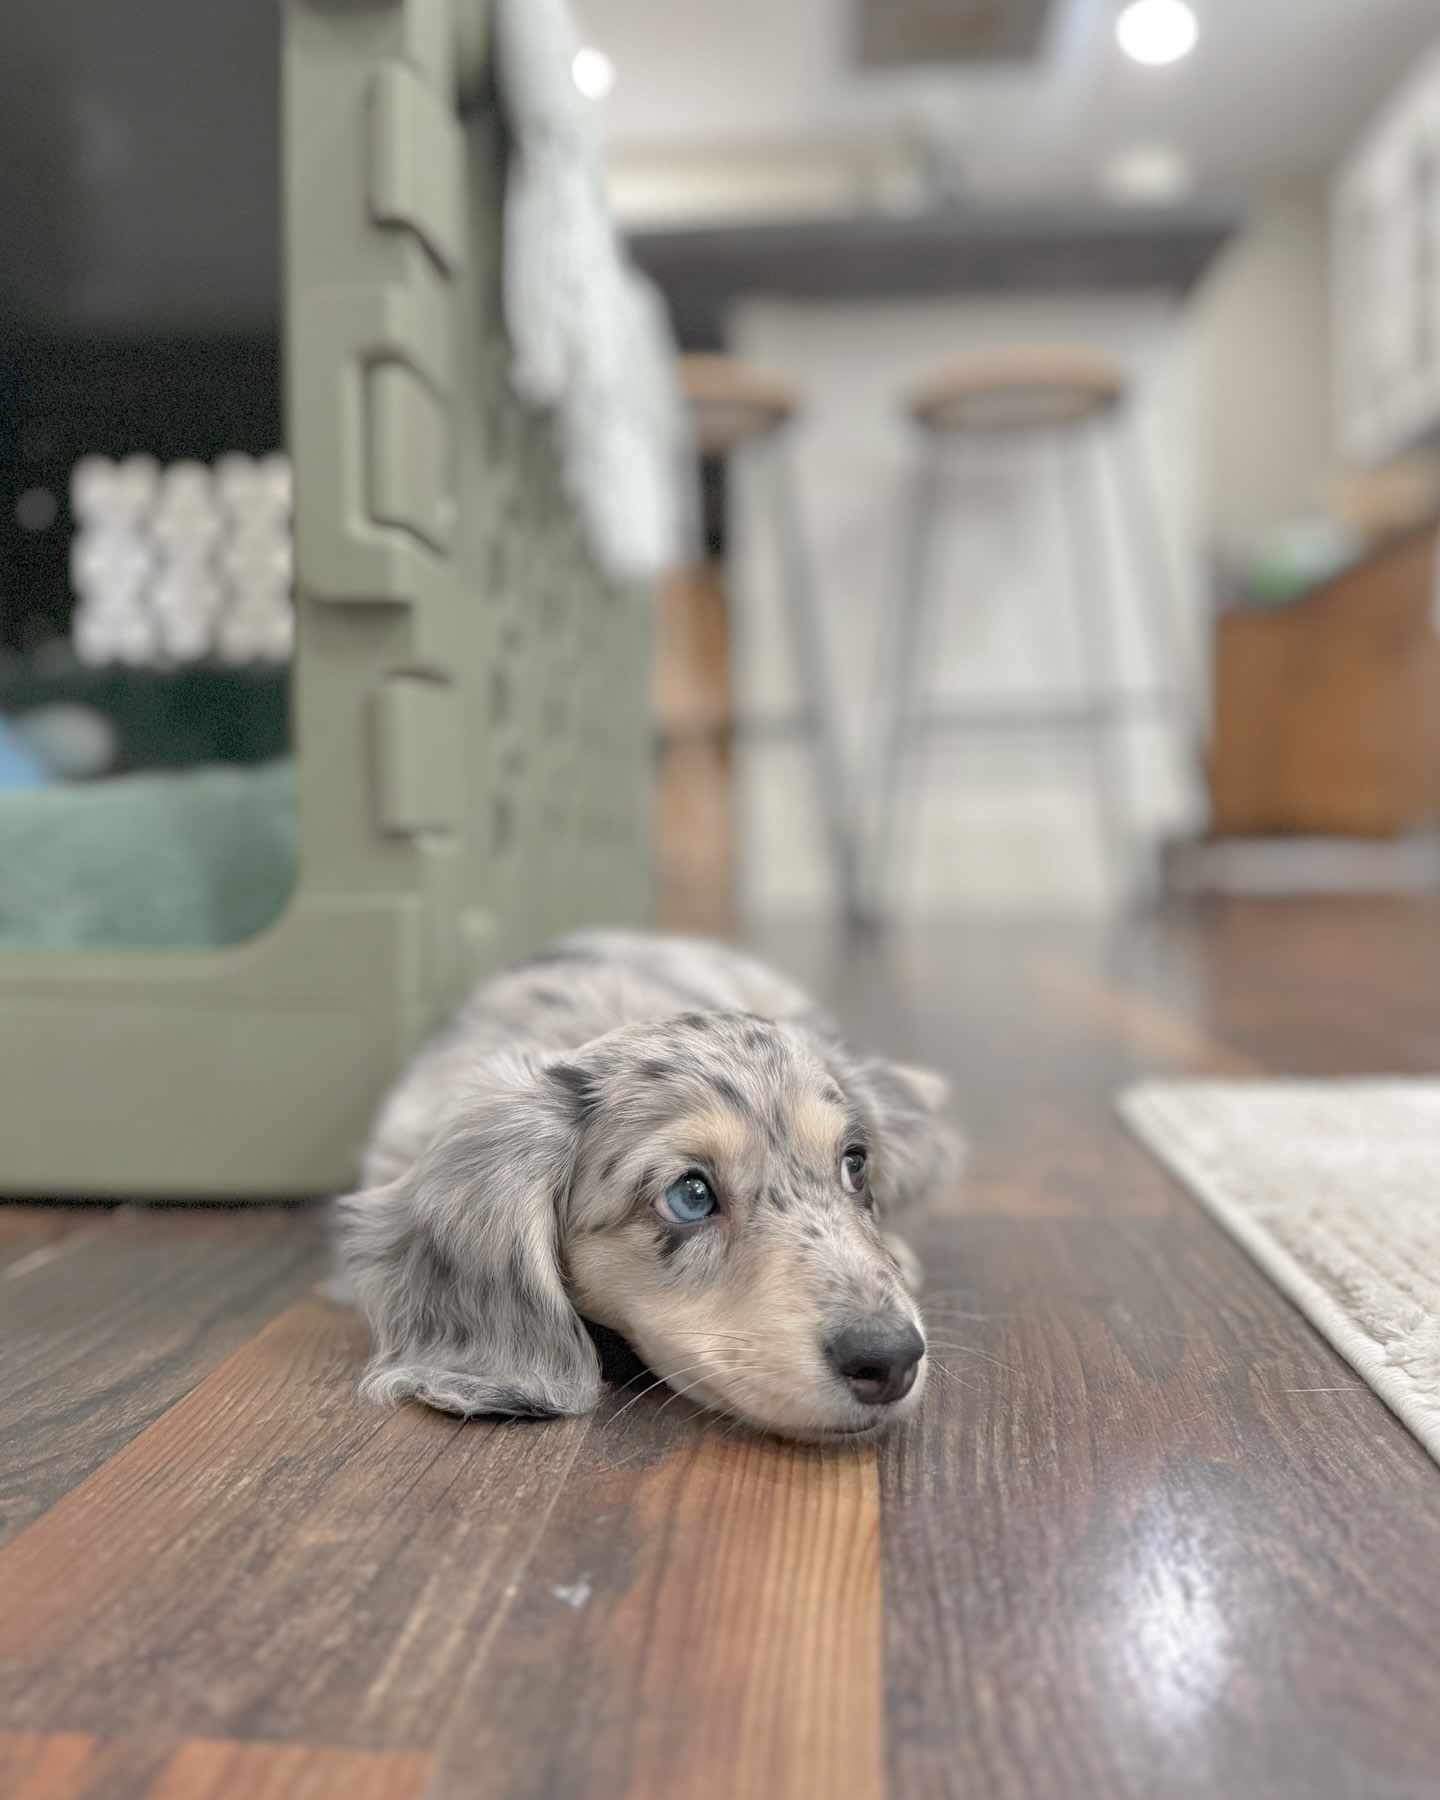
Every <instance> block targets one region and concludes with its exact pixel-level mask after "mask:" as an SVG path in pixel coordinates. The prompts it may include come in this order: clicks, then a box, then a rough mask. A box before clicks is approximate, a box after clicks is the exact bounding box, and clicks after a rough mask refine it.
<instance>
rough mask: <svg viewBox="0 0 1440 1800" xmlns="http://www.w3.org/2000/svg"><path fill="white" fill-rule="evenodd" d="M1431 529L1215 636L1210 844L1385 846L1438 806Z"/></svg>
mask: <svg viewBox="0 0 1440 1800" xmlns="http://www.w3.org/2000/svg"><path fill="white" fill-rule="evenodd" d="M1435 574H1436V545H1435V529H1434V527H1433V526H1431V527H1427V528H1426V529H1424V530H1419V531H1412V532H1410V533H1409V534H1408V535H1406V536H1405V537H1404V538H1402V539H1401V540H1399V541H1398V542H1397V543H1395V544H1393V545H1391V546H1390V547H1389V548H1387V549H1385V550H1382V551H1381V552H1380V553H1379V554H1378V555H1376V556H1375V557H1374V558H1372V559H1371V560H1370V561H1368V562H1366V563H1364V564H1363V565H1361V566H1360V567H1357V568H1354V569H1352V570H1350V571H1349V572H1348V573H1346V574H1343V575H1341V576H1339V577H1338V578H1337V579H1336V580H1334V581H1332V582H1330V583H1328V584H1327V585H1326V586H1325V587H1323V588H1321V589H1320V590H1319V591H1318V592H1316V593H1314V594H1312V595H1310V596H1309V597H1308V598H1306V599H1303V600H1299V601H1296V602H1295V603H1294V604H1292V605H1289V606H1285V607H1282V608H1278V609H1276V610H1274V611H1263V612H1262V611H1253V612H1233V613H1228V614H1226V615H1224V616H1223V617H1222V618H1221V619H1220V621H1219V624H1218V626H1217V628H1216V633H1215V733H1214V741H1213V749H1212V755H1211V765H1210V787H1211V810H1212V823H1211V831H1212V835H1214V836H1216V837H1243V836H1247V835H1248V836H1255V835H1266V834H1276V833H1315V834H1331V835H1340V836H1350V837H1394V836H1397V835H1399V834H1400V833H1403V832H1406V831H1411V830H1414V829H1415V828H1417V827H1419V826H1423V825H1425V824H1427V823H1429V822H1430V821H1432V820H1433V819H1434V817H1435V813H1436V804H1437V800H1440V787H1437V780H1440V641H1437V638H1436V633H1435V618H1434V602H1435Z"/></svg>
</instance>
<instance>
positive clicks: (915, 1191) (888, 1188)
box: [850, 1059, 964, 1214]
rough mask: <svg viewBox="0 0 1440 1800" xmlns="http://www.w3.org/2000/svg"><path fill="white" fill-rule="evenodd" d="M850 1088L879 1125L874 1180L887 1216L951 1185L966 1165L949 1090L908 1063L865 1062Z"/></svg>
mask: <svg viewBox="0 0 1440 1800" xmlns="http://www.w3.org/2000/svg"><path fill="white" fill-rule="evenodd" d="M850 1086H851V1088H852V1091H854V1092H856V1093H857V1094H858V1096H859V1097H860V1098H861V1099H862V1101H863V1103H864V1104H865V1106H866V1108H867V1110H868V1111H869V1113H870V1115H871V1117H872V1119H873V1120H874V1123H875V1132H876V1135H877V1137H878V1138H879V1140H880V1142H879V1150H880V1154H879V1156H878V1157H877V1158H876V1160H875V1171H874V1180H875V1185H876V1189H877V1195H876V1197H877V1199H878V1200H879V1203H880V1210H881V1212H882V1214H883V1213H894V1212H898V1211H900V1210H902V1209H903V1208H904V1207H906V1206H910V1205H913V1204H914V1203H915V1202H916V1201H919V1200H923V1199H924V1198H925V1197H926V1196H927V1195H928V1194H930V1193H932V1192H934V1191H935V1189H937V1188H939V1187H941V1186H942V1185H943V1184H944V1183H945V1182H947V1181H951V1180H953V1179H954V1178H955V1176H956V1175H958V1173H959V1171H960V1167H961V1164H962V1163H963V1161H964V1143H963V1140H962V1139H961V1136H960V1133H959V1132H958V1131H957V1130H956V1129H955V1127H954V1125H953V1124H952V1123H951V1122H950V1120H949V1119H947V1118H946V1117H945V1116H944V1110H945V1107H946V1105H947V1104H948V1102H949V1099H950V1084H949V1082H948V1081H946V1079H945V1077H944V1076H943V1075H937V1074H935V1073H933V1072H932V1071H931V1070H929V1069H920V1068H915V1067H913V1066H912V1065H911V1064H909V1063H893V1062H885V1061H882V1060H879V1059H872V1060H867V1061H864V1062H861V1063H860V1064H859V1065H858V1067H857V1068H856V1070H855V1073H854V1075H853V1076H852V1078H851V1082H850Z"/></svg>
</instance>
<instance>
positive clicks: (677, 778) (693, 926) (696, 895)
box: [654, 563, 736, 937]
mask: <svg viewBox="0 0 1440 1800" xmlns="http://www.w3.org/2000/svg"><path fill="white" fill-rule="evenodd" d="M655 711H656V717H657V720H658V723H659V731H660V752H659V767H658V771H657V777H656V784H655V829H654V842H655V887H656V894H655V910H656V917H657V919H658V922H659V923H660V924H661V925H662V926H664V927H665V928H666V929H667V930H671V931H698V932H707V933H711V934H713V935H717V936H721V937H723V936H726V935H728V934H730V933H731V932H733V931H734V929H735V924H736V912H735V886H736V884H735V874H736V861H735V859H736V842H735V819H734V783H733V773H732V757H731V748H732V737H733V730H734V721H733V718H732V714H731V699H730V626H729V618H728V608H727V604H726V595H725V581H724V576H723V574H722V572H721V570H720V568H719V566H718V565H717V564H715V563H700V564H697V565H696V566H695V567H694V568H690V569H683V570H680V571H678V572H677V573H676V574H674V575H672V576H671V577H670V579H669V580H668V581H665V582H663V583H662V584H661V588H660V595H659V603H658V607H657V612H656V620H655Z"/></svg>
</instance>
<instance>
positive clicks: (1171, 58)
mask: <svg viewBox="0 0 1440 1800" xmlns="http://www.w3.org/2000/svg"><path fill="white" fill-rule="evenodd" d="M1115 36H1116V38H1117V39H1118V40H1119V44H1120V48H1121V49H1122V50H1123V51H1124V52H1125V54H1126V55H1127V56H1129V57H1133V58H1134V60H1135V61H1136V62H1138V63H1146V64H1148V65H1149V66H1150V67H1152V68H1159V67H1160V66H1161V65H1163V64H1164V63H1173V62H1179V60H1180V58H1181V57H1182V56H1188V55H1189V54H1190V52H1191V51H1192V50H1193V49H1194V48H1195V41H1196V39H1197V38H1198V37H1199V36H1200V24H1199V21H1198V20H1197V19H1196V17H1195V14H1194V12H1193V11H1192V9H1191V8H1190V7H1189V6H1187V5H1186V3H1185V0H1131V4H1130V5H1129V6H1127V7H1126V8H1125V10H1124V12H1122V13H1121V15H1120V17H1119V18H1118V19H1117V20H1116V21H1115Z"/></svg>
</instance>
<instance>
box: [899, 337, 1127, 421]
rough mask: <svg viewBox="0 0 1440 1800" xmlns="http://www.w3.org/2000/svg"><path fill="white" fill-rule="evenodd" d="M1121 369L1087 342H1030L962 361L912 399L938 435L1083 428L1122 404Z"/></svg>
mask: <svg viewBox="0 0 1440 1800" xmlns="http://www.w3.org/2000/svg"><path fill="white" fill-rule="evenodd" d="M1126 387H1127V382H1126V378H1125V372H1124V370H1123V369H1122V368H1121V367H1120V365H1119V364H1118V363H1116V362H1114V361H1112V360H1111V358H1110V357H1108V356H1106V355H1104V354H1103V352H1101V351H1098V350H1091V349H1087V348H1086V347H1085V346H1083V345H1068V344H1033V345H1030V344H1025V345H1020V344H1017V345H1011V346H1009V347H1007V348H1005V349H1000V350H977V351H972V352H971V353H970V354H969V355H967V356H957V357H955V358H954V359H953V360H952V361H950V362H948V363H946V365H945V366H944V368H943V369H940V370H939V371H938V372H937V373H936V374H934V375H932V376H931V377H930V378H929V380H927V381H925V382H924V383H922V385H921V386H920V387H919V388H917V389H916V390H915V391H914V393H912V394H911V395H910V399H909V407H910V414H911V417H912V418H914V419H915V420H916V421H917V422H918V423H919V424H921V425H924V426H926V427H927V428H928V429H929V430H931V431H1025V430H1045V429H1047V428H1054V427H1055V426H1060V425H1077V424H1079V423H1080V422H1081V421H1082V420H1085V419H1090V418H1095V417H1097V416H1098V415H1099V414H1101V413H1106V412H1109V411H1110V410H1111V409H1112V408H1113V407H1115V406H1118V405H1119V403H1120V401H1121V400H1123V399H1124V397H1125V391H1126Z"/></svg>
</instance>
